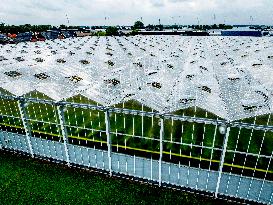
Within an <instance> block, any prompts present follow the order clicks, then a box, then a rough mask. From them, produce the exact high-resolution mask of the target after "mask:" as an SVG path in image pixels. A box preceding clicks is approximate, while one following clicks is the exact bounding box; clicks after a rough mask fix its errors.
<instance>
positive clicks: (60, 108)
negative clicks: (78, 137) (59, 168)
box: [57, 105, 70, 166]
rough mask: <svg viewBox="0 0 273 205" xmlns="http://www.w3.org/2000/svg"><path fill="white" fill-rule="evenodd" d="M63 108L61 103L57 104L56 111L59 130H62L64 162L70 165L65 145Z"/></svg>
mask: <svg viewBox="0 0 273 205" xmlns="http://www.w3.org/2000/svg"><path fill="white" fill-rule="evenodd" d="M64 110H65V108H64V106H63V105H57V111H58V117H59V122H60V127H61V132H62V138H63V144H64V151H65V157H66V162H67V165H68V166H70V158H69V153H68V147H67V144H68V138H67V130H66V127H65V118H64Z"/></svg>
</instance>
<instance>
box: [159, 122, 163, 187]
mask: <svg viewBox="0 0 273 205" xmlns="http://www.w3.org/2000/svg"><path fill="white" fill-rule="evenodd" d="M163 137H164V120H163V118H160V138H159V143H160V147H159V149H160V150H159V161H158V181H159V186H161V183H162V156H163Z"/></svg>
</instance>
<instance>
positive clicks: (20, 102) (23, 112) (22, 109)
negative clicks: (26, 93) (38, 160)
mask: <svg viewBox="0 0 273 205" xmlns="http://www.w3.org/2000/svg"><path fill="white" fill-rule="evenodd" d="M17 102H18V107H19V112H20V115H21V120H22V122H23V126H24V130H25V133H26V138H27V145H28V148H29V152H30V155H31V157H32V158H33V157H34V153H33V148H32V144H31V141H30V138H31V128H30V126H29V124H28V121H27V113H26V106H27V104H26V102H25V101H23V100H18V101H17Z"/></svg>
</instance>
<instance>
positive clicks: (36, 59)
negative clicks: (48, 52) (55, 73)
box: [34, 58, 44, 63]
mask: <svg viewBox="0 0 273 205" xmlns="http://www.w3.org/2000/svg"><path fill="white" fill-rule="evenodd" d="M34 60H35V61H36V62H38V63H42V62H44V59H42V58H35V59H34Z"/></svg>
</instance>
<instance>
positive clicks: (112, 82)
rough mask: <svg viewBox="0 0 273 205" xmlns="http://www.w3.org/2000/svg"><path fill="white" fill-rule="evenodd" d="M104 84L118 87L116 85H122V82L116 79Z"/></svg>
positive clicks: (108, 80) (105, 81) (106, 81)
mask: <svg viewBox="0 0 273 205" xmlns="http://www.w3.org/2000/svg"><path fill="white" fill-rule="evenodd" d="M104 83H106V84H112V85H114V86H116V85H118V84H120V81H119V80H117V79H115V78H114V79H107V80H104Z"/></svg>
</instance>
